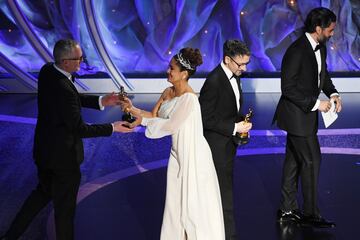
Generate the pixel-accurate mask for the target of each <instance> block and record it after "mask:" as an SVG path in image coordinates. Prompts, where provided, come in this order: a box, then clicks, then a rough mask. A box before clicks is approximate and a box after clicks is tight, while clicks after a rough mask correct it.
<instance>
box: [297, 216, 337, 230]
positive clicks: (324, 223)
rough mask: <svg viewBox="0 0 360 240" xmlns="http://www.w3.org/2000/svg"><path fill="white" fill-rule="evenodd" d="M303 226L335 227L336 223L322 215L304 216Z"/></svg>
mask: <svg viewBox="0 0 360 240" xmlns="http://www.w3.org/2000/svg"><path fill="white" fill-rule="evenodd" d="M301 226H303V227H314V228H334V227H336V224H335V223H334V222H331V221H328V220H326V219H325V218H323V217H321V216H320V215H310V216H304V217H303V219H302V221H301Z"/></svg>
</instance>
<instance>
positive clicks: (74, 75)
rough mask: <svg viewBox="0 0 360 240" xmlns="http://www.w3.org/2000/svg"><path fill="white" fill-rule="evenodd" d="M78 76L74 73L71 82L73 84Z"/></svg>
mask: <svg viewBox="0 0 360 240" xmlns="http://www.w3.org/2000/svg"><path fill="white" fill-rule="evenodd" d="M77 76H78V75H77V74H75V73H73V74H71V79H70V80H71V81H72V82H75V79H76V77H77Z"/></svg>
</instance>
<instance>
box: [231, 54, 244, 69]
mask: <svg viewBox="0 0 360 240" xmlns="http://www.w3.org/2000/svg"><path fill="white" fill-rule="evenodd" d="M228 57H229V58H230V59H231V60H232V61H233V62H234V63H235V64H236V65H237V67H238V68H241V67H243V66H246V65H248V64H249V62H246V63H237V62H236V61H235V60H234V59H233V58H232V57H230V56H228Z"/></svg>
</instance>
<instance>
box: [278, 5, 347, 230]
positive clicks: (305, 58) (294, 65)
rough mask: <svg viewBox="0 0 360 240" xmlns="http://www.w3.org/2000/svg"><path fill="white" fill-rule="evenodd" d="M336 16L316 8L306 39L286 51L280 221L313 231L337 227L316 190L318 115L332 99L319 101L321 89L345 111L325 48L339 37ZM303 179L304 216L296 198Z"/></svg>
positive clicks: (281, 119) (308, 20)
mask: <svg viewBox="0 0 360 240" xmlns="http://www.w3.org/2000/svg"><path fill="white" fill-rule="evenodd" d="M335 25H336V16H335V14H334V13H333V12H332V11H330V10H329V9H327V8H322V7H320V8H315V9H313V10H311V11H310V13H309V14H308V16H307V18H306V20H305V34H303V35H302V36H301V37H300V38H299V39H297V40H296V41H295V42H293V43H292V44H291V45H290V47H289V48H288V49H287V51H286V53H285V55H284V57H283V60H282V65H281V97H280V100H279V103H278V105H277V109H276V112H275V115H274V121H277V125H278V127H279V128H280V129H283V130H285V131H286V132H287V139H286V156H285V161H284V165H283V176H282V188H281V196H282V198H281V203H280V209H279V211H278V216H277V217H278V221H279V222H288V221H291V222H294V221H295V222H298V223H301V224H302V225H306V226H313V227H335V223H333V222H330V221H327V220H326V219H324V218H322V217H321V216H320V212H319V208H318V206H317V190H318V189H317V185H318V176H319V169H320V161H321V153H320V145H319V141H318V138H317V131H318V112H319V111H320V112H327V111H329V109H330V107H331V102H330V101H329V100H320V99H319V94H320V92H321V90H322V91H323V92H324V93H325V95H326V96H327V97H329V98H330V99H331V100H332V101H333V102H334V103H335V104H336V109H335V110H336V111H337V112H340V111H341V105H342V104H341V99H340V97H339V93H338V92H337V91H336V89H335V87H334V85H333V83H332V81H331V79H330V77H329V73H328V71H327V66H326V46H325V43H326V41H327V40H329V38H330V37H331V36H333V34H334V29H335ZM299 179H300V180H301V187H302V193H303V213H302V212H301V211H300V210H299V206H298V203H297V199H296V195H297V191H298V181H299Z"/></svg>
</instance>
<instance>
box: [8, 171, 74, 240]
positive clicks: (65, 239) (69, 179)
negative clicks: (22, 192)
mask: <svg viewBox="0 0 360 240" xmlns="http://www.w3.org/2000/svg"><path fill="white" fill-rule="evenodd" d="M38 178H39V183H38V185H37V187H36V189H35V190H34V191H32V192H31V194H30V195H29V197H28V198H27V199H26V200H25V202H24V204H23V206H22V207H21V209H20V211H19V212H18V214H17V215H16V217H15V219H14V221H13V222H12V224H11V226H10V228H9V230H8V231H7V233H6V235H5V236H6V237H7V239H9V240H13V239H18V238H19V237H20V236H21V235H22V234H23V233H24V232H25V230H26V229H27V227H28V226H29V224H30V223H31V221H32V220H33V218H34V217H35V216H36V215H37V214H38V213H39V212H40V210H41V209H43V208H44V207H45V206H46V205H47V204H48V203H49V202H50V201H51V200H53V203H54V211H55V226H56V239H57V240H71V239H73V238H74V224H73V222H74V217H75V207H76V196H77V192H78V189H79V185H80V178H81V173H80V169H76V170H49V169H46V170H45V169H40V168H38Z"/></svg>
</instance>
